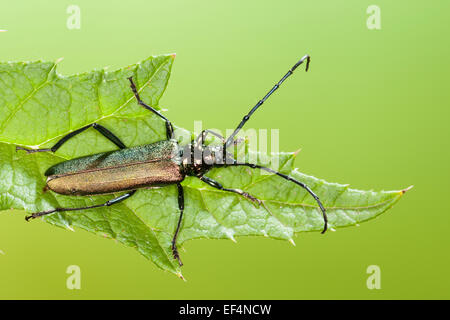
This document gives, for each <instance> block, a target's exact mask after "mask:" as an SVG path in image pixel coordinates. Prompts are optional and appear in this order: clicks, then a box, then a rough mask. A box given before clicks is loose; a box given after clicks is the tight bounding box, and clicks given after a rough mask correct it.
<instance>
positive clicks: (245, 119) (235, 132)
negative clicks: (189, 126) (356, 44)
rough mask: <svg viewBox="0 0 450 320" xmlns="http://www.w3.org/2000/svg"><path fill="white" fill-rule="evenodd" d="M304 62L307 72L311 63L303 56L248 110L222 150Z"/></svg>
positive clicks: (307, 56)
mask: <svg viewBox="0 0 450 320" xmlns="http://www.w3.org/2000/svg"><path fill="white" fill-rule="evenodd" d="M305 60H306V68H305V71H308V69H309V63H310V61H311V58H310V56H309V55H305V56H304V57H303V58H301V59H300V60H299V61H298V62H297V63H296V64H294V66H292V68H291V69H289V71H288V72H287V73H286V74H285V75H284V76H283V78H281V79H280V81H278V82H277V83H276V84H275V85H274V86H273V88H272V89H270V91H269V92H268V93H267V94H266V95H265V96H264V98H262V99H261V100H259V101H258V103H257V104H256V105H255V106H254V107H253V108H252V109H251V110H250V112H249V113H248V114H247V115H246V116H245V117H244V118H243V119H242V120H241V122H240V123H239V125H238V126H237V128H236V129H235V130H234V132H233V133H232V134H231V136H229V137H228V139H227V141H226V142H225V143H224V149H226V148H228V147H229V146H230V145H231V144H232V143H233V140H234V137H235V136H236V135H237V134H238V132H239V131H240V130H241V129H242V127H243V126H244V125H245V123H246V122H247V121H248V120H249V119H250V117H251V115H252V114H253V113H254V112H255V111H256V110H257V109H258V108H259V107H260V106H261V105H262V104H263V103H264V102H265V101H266V100H267V99H268V98H269V97H270V96H271V95H272V93H274V92H275V91H276V90H277V89H278V88H279V87H280V85H281V84H282V83H283V82H284V80H286V79H287V78H288V77H289V76H290V75H291V74H293V73H294V70H295V69H297V67H298V66H299V65H301V64H302V63H303V62H304V61H305Z"/></svg>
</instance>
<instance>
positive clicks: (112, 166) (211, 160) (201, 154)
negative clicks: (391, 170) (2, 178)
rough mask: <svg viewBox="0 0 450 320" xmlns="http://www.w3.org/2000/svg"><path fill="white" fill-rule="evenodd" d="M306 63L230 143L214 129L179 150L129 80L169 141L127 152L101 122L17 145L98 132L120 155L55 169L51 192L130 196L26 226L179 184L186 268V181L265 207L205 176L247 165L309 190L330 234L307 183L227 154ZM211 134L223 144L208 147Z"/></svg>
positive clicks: (70, 162) (80, 160) (175, 253)
mask: <svg viewBox="0 0 450 320" xmlns="http://www.w3.org/2000/svg"><path fill="white" fill-rule="evenodd" d="M305 61H306V67H305V71H308V69H309V63H310V61H311V58H310V56H309V55H305V56H304V57H302V58H301V59H300V60H299V61H298V62H297V63H296V64H294V65H293V66H292V67H291V68H290V69H289V71H288V72H287V73H286V74H285V75H284V76H283V77H282V78H281V79H280V80H279V81H278V82H277V83H276V84H275V85H274V86H273V87H272V89H270V91H269V92H268V93H267V94H266V95H265V96H264V97H263V98H262V99H261V100H259V101H258V103H257V104H256V105H255V106H254V107H253V108H252V109H251V110H250V111H249V112H248V114H247V115H246V116H244V118H243V119H242V120H241V121H240V123H239V124H238V126H237V127H236V129H235V130H234V131H233V133H232V134H231V135H230V136H229V137H228V138H227V139H225V138H224V137H222V136H221V135H220V134H218V133H215V132H214V131H211V130H203V131H202V132H201V133H200V134H199V135H198V137H197V138H196V139H193V140H192V141H191V142H190V143H189V144H187V145H185V146H180V145H179V144H178V142H177V140H175V137H174V129H173V126H172V123H171V122H170V121H169V119H167V118H166V117H165V116H164V115H162V114H161V113H160V112H159V111H157V110H156V109H154V108H153V107H151V106H149V105H147V104H146V103H144V102H143V101H142V100H141V98H140V96H139V92H138V90H137V88H136V85H135V84H134V82H133V78H132V77H130V78H128V80H129V82H130V87H131V90H132V92H133V94H134V96H135V98H136V100H137V103H138V104H139V105H140V106H142V107H144V108H145V109H147V110H149V111H151V112H153V113H154V114H155V115H157V116H158V117H160V118H161V119H162V120H164V121H165V127H166V140H162V141H158V142H155V143H152V144H147V145H143V146H137V147H132V148H127V147H126V146H125V145H124V144H123V142H122V141H121V140H120V139H119V138H118V137H117V136H116V135H114V134H113V133H112V132H111V131H110V130H108V129H107V128H105V127H104V126H102V125H100V124H98V123H92V124H89V125H86V126H84V127H82V128H80V129H78V130H75V131H72V132H71V133H69V134H67V135H66V136H64V137H63V138H61V139H60V140H59V141H58V142H56V144H55V145H54V146H53V147H51V148H48V149H27V148H24V147H21V146H17V147H16V150H25V151H26V152H27V153H34V152H56V151H57V150H58V149H59V148H60V147H61V146H62V145H63V144H64V143H65V142H66V141H67V140H69V139H70V138H72V137H74V136H76V135H77V134H80V133H81V132H83V131H85V130H87V129H88V128H93V129H95V130H97V131H98V132H99V133H101V134H102V135H103V136H105V137H106V138H107V139H109V140H110V141H111V142H113V143H114V144H115V145H116V146H117V147H118V148H119V150H116V151H110V152H103V153H97V154H94V155H89V156H85V157H80V158H76V159H71V160H67V161H64V162H61V163H58V164H56V165H54V166H52V167H50V168H49V169H48V170H47V171H46V172H45V176H47V182H46V186H45V189H50V190H52V191H54V192H56V193H59V194H64V195H72V196H90V195H97V194H110V193H116V192H125V193H124V194H123V195H121V196H119V197H116V198H114V199H111V200H109V201H106V202H105V203H102V204H97V205H93V206H87V207H80V208H55V209H52V210H48V211H42V212H36V213H33V214H32V215H30V216H27V217H25V219H26V220H27V221H29V220H30V219H35V218H38V217H41V216H44V215H48V214H51V213H55V212H64V211H76V210H85V209H92V208H99V207H108V206H112V205H114V204H116V203H120V202H122V201H124V200H125V199H128V198H130V197H131V196H132V195H133V194H135V193H136V190H137V189H140V188H152V187H163V186H167V185H174V184H176V186H177V189H178V208H179V218H178V223H177V225H176V229H175V232H174V235H173V238H172V246H171V249H172V253H173V257H174V259H176V260H177V261H178V263H179V265H180V266H182V265H183V263H182V262H181V259H180V255H179V253H178V250H177V236H178V234H179V232H180V228H181V222H182V219H183V212H184V193H183V187H182V185H181V182H182V181H183V180H184V178H185V177H186V176H194V177H197V178H199V179H200V180H202V181H203V182H204V183H206V184H208V185H210V186H211V187H213V188H216V189H219V190H222V191H227V192H233V193H236V194H238V195H240V196H242V197H243V198H246V199H248V200H250V201H252V202H254V203H257V204H261V201H260V200H259V199H257V198H256V197H254V196H252V195H250V194H249V193H247V192H245V191H243V190H240V189H233V188H226V187H224V186H223V185H222V184H221V183H220V182H218V181H215V180H213V179H211V178H209V177H207V176H206V175H205V174H206V173H207V172H208V171H209V170H211V169H212V168H217V167H230V166H247V167H250V168H252V169H260V170H265V171H267V172H269V173H271V174H274V175H277V176H279V177H281V178H283V179H286V180H288V181H291V182H293V183H295V184H296V185H298V186H300V187H302V188H304V189H305V190H306V191H307V192H308V193H309V194H310V195H311V196H312V197H313V198H314V199H315V201H316V202H317V204H318V207H319V209H320V211H321V213H322V216H323V221H324V227H323V230H322V233H325V231H326V230H327V214H326V211H325V208H324V206H323V205H322V203H321V201H320V199H319V197H318V196H317V195H316V194H315V193H314V192H313V191H312V190H311V189H310V188H309V187H308V186H307V185H306V184H304V183H302V182H300V181H298V180H296V179H294V178H293V177H291V176H289V175H286V174H283V173H281V172H278V171H275V170H273V169H271V168H267V167H263V166H260V165H258V164H253V163H245V162H244V163H242V162H238V161H237V160H236V159H234V158H233V157H232V155H231V154H230V153H229V152H227V149H228V148H229V147H230V146H231V145H232V144H235V143H237V141H238V140H237V139H235V138H236V135H237V134H238V132H239V131H240V130H241V128H242V127H243V126H244V125H245V124H246V122H247V121H248V120H249V119H250V117H251V116H252V115H253V113H254V112H255V111H256V110H257V109H258V108H259V107H260V106H261V105H262V104H263V103H264V102H265V101H266V100H267V99H268V98H269V97H270V96H271V95H272V94H273V93H274V92H275V91H276V90H277V89H278V88H279V87H280V85H281V84H282V83H283V82H284V81H285V80H286V79H287V78H288V77H289V76H290V75H292V73H293V72H294V70H295V69H297V68H298V67H299V66H300V65H301V64H303V63H304V62H305ZM208 134H211V135H214V136H216V137H218V138H219V139H221V141H222V143H221V145H219V146H217V145H205V140H206V137H207V135H208Z"/></svg>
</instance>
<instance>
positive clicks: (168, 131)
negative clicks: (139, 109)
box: [128, 77, 173, 140]
mask: <svg viewBox="0 0 450 320" xmlns="http://www.w3.org/2000/svg"><path fill="white" fill-rule="evenodd" d="M128 80H129V81H130V87H131V90H133V93H134V96H135V97H136V100H137V102H138V104H140V105H141V106H143V107H144V108H145V109H147V110H150V111H151V112H153V113H154V114H156V115H157V116H158V117H160V118H162V119H163V120H164V121H165V122H166V136H167V140H170V139H172V138H173V126H172V123H170V121H169V119H167V118H166V117H165V116H163V115H162V114H161V113H159V112H158V110H156V109H154V108H152V107H150V106H149V105H147V104H145V103H144V102H143V101H142V100H141V98H140V97H139V92H138V90H137V88H136V85H135V84H134V82H133V77H129V78H128Z"/></svg>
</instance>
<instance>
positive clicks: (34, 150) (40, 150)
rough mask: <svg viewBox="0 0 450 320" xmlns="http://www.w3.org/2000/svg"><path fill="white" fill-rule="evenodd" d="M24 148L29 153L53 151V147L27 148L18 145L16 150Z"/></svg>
mask: <svg viewBox="0 0 450 320" xmlns="http://www.w3.org/2000/svg"><path fill="white" fill-rule="evenodd" d="M19 150H23V151H26V152H27V153H28V154H30V153H35V152H48V151H53V150H52V149H27V148H24V147H20V146H16V151H19Z"/></svg>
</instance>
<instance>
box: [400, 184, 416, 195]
mask: <svg viewBox="0 0 450 320" xmlns="http://www.w3.org/2000/svg"><path fill="white" fill-rule="evenodd" d="M412 188H414V185H410V186H409V187H408V188H405V189H403V190H401V191H400V192H401V193H402V194H405V193H406V191H409V190H411V189H412Z"/></svg>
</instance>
